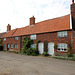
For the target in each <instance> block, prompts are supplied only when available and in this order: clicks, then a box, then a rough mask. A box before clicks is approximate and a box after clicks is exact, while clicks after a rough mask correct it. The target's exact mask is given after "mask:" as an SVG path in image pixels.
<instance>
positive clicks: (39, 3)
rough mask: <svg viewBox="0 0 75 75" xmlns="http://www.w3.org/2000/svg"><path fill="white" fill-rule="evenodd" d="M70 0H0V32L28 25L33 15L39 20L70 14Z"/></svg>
mask: <svg viewBox="0 0 75 75" xmlns="http://www.w3.org/2000/svg"><path fill="white" fill-rule="evenodd" d="M71 3H72V0H0V33H1V32H6V31H7V25H8V24H10V25H11V29H15V28H21V27H25V26H27V25H29V18H30V17H32V16H34V17H35V18H36V20H35V22H36V23H37V22H40V21H44V20H48V19H52V18H56V17H60V16H64V15H67V14H70V4H71Z"/></svg>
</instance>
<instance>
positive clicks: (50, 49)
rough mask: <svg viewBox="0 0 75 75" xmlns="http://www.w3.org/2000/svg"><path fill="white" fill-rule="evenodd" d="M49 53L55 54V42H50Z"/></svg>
mask: <svg viewBox="0 0 75 75" xmlns="http://www.w3.org/2000/svg"><path fill="white" fill-rule="evenodd" d="M48 54H49V55H53V54H54V43H48Z"/></svg>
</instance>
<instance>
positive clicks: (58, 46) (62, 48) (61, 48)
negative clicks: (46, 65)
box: [57, 43, 67, 52]
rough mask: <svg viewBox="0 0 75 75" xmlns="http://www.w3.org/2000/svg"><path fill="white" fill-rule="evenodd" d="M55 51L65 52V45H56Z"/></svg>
mask: <svg viewBox="0 0 75 75" xmlns="http://www.w3.org/2000/svg"><path fill="white" fill-rule="evenodd" d="M57 50H58V51H64V52H67V44H64V43H61V44H58V45H57Z"/></svg>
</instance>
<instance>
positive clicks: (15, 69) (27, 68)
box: [0, 52, 75, 75]
mask: <svg viewBox="0 0 75 75" xmlns="http://www.w3.org/2000/svg"><path fill="white" fill-rule="evenodd" d="M0 75H75V61H69V60H59V59H54V58H50V57H41V56H26V55H19V54H14V53H8V52H0Z"/></svg>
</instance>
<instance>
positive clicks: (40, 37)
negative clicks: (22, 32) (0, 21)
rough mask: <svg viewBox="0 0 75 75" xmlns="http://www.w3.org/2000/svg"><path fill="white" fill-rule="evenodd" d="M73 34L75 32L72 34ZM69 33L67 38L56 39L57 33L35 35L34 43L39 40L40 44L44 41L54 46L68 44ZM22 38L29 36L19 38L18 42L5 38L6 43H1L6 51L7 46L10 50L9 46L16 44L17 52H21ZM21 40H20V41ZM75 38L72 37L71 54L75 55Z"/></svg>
mask: <svg viewBox="0 0 75 75" xmlns="http://www.w3.org/2000/svg"><path fill="white" fill-rule="evenodd" d="M73 33H75V32H73ZM71 35H72V33H71V31H67V37H61V38H59V37H57V32H52V33H44V34H37V35H36V40H34V43H36V41H38V40H40V41H41V42H43V43H44V42H45V41H46V40H47V41H48V42H54V44H58V43H68V42H69V41H71ZM24 37H29V38H30V36H29V35H28V36H22V37H19V38H18V40H15V39H14V37H12V38H6V41H3V44H6V48H5V50H6V49H7V44H9V49H10V50H12V49H11V48H10V44H13V45H14V44H18V50H21V48H22V47H23V44H22V41H23V40H24ZM21 38H22V39H21ZM74 40H75V37H73V52H74V53H75V42H74ZM13 50H15V47H14V46H13Z"/></svg>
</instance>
